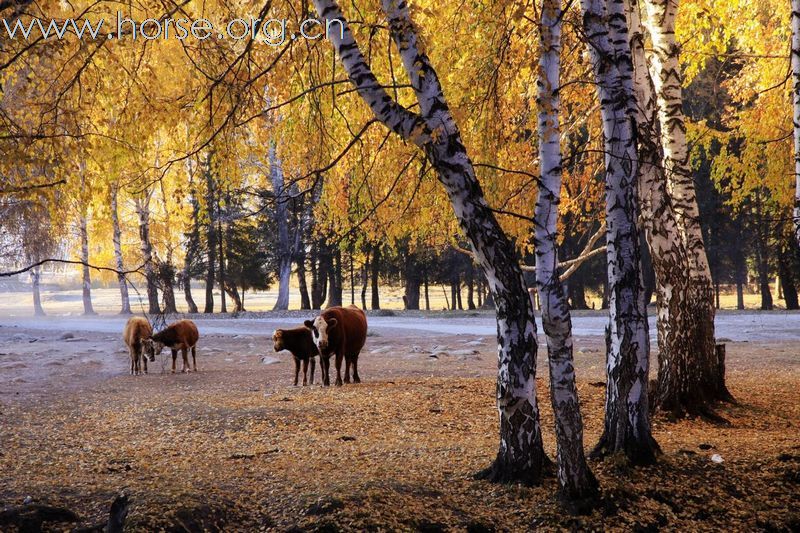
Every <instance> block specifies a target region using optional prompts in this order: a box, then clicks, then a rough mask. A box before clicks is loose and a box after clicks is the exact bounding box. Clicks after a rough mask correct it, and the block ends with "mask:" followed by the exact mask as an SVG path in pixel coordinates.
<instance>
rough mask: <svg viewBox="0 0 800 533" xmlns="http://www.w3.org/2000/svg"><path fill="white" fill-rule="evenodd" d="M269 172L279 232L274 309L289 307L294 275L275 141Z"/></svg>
mask: <svg viewBox="0 0 800 533" xmlns="http://www.w3.org/2000/svg"><path fill="white" fill-rule="evenodd" d="M269 174H270V181H271V182H272V194H273V197H274V199H275V211H274V212H275V228H276V230H277V232H278V243H277V244H278V250H277V255H278V299H277V300H276V301H275V305H274V306H273V308H272V310H273V311H285V310H287V309H289V281H290V280H291V276H292V249H291V246H290V243H289V217H288V210H287V205H286V202H287V201H288V198H287V197H286V194H285V192H286V191H285V190H284V189H285V184H284V181H283V168H282V166H281V161H280V160H279V159H278V155H277V152H276V148H275V143H274V142H271V143H270V145H269Z"/></svg>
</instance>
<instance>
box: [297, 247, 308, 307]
mask: <svg viewBox="0 0 800 533" xmlns="http://www.w3.org/2000/svg"><path fill="white" fill-rule="evenodd" d="M296 264H297V285H298V289H299V290H300V309H311V298H309V296H308V283H307V282H306V252H305V250H304V249H302V246H301V249H300V250H298V251H297V259H296Z"/></svg>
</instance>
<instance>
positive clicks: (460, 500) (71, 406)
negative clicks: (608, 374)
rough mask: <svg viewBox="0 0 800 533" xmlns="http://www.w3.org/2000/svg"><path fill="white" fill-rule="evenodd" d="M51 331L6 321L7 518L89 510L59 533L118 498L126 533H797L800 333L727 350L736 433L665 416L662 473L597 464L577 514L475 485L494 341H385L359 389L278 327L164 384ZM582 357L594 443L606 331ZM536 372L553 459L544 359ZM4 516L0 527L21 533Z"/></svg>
mask: <svg viewBox="0 0 800 533" xmlns="http://www.w3.org/2000/svg"><path fill="white" fill-rule="evenodd" d="M799 318H800V316H798V315H795V316H794V318H793V320H795V321H796V322H794V323H800V321H798V319H799ZM281 320H285V322H286V325H287V326H291V325H295V324H297V323H299V315H298V316H297V317H295V316H294V315H290V316H287V317H286V318H285V319H280V320H278V321H281ZM420 320H422V319H420ZM468 320H469V319H468V318H465V319H463V320H462V321H464V323H467V324H468V323H469V322H468ZM475 320H476V321H477V320H481V324H484V323H485V322H486V319H485V317H480V318H476V319H475ZM209 322H210V321H209ZM476 323H477V322H476ZM46 324H47V323H46V322H45V326H43V327H36V328H32V327H23V326H19V325H17V326H16V327H15V326H14V325H10V324H7V323H3V321H2V320H0V420H1V421H2V424H1V426H0V427H1V429H0V508H2V509H5V510H6V511H8V510H9V509H17V508H18V506H21V505H23V502H25V501H27V502H30V505H36V504H43V505H50V506H58V507H63V508H65V509H68V510H70V511H72V512H74V513H75V514H76V515H77V521H76V522H47V523H45V529H49V530H56V531H62V530H66V531H70V530H73V529H74V528H77V527H87V526H91V525H93V524H97V523H100V522H103V521H104V520H106V519H107V516H108V509H109V506H110V504H111V502H112V500H113V499H114V497H115V496H116V495H117V494H118V493H120V492H121V491H124V492H125V493H126V494H127V495H128V496H129V498H130V501H131V507H130V512H129V515H128V520H127V523H126V530H130V531H151V530H165V531H202V530H209V531H218V530H224V531H259V530H279V531H287V530H322V531H336V530H363V529H369V530H418V531H439V530H467V531H492V530H497V531H525V530H531V529H541V530H563V529H572V530H584V529H596V530H620V531H622V530H625V531H629V530H638V531H654V530H658V529H667V530H684V531H688V530H715V529H722V530H726V531H745V530H748V531H752V530H766V531H797V530H800V394H798V391H800V343H798V342H797V341H795V340H791V339H790V340H786V339H776V340H769V339H767V340H759V341H758V342H739V341H735V342H729V343H728V348H727V351H728V383H729V388H730V389H731V391H732V393H733V394H734V396H735V397H736V398H737V400H738V401H739V403H738V405H734V406H723V407H722V408H721V409H720V411H719V413H720V414H721V415H722V416H724V417H725V418H727V419H728V420H729V421H730V425H729V426H726V425H719V424H712V423H709V422H705V421H701V420H681V421H678V422H668V421H666V420H665V419H663V418H656V419H655V421H654V435H655V437H656V439H657V440H658V442H659V443H660V445H661V448H662V450H663V455H662V456H661V458H660V461H659V463H658V464H657V465H656V466H652V467H647V468H638V469H631V468H629V467H628V466H626V465H625V464H624V462H623V461H619V460H614V459H612V460H607V461H605V462H598V461H594V460H593V461H592V462H591V467H592V469H593V471H594V473H595V474H596V476H597V477H598V479H599V481H600V484H601V486H602V490H603V501H602V502H601V504H600V505H599V506H598V508H597V509H596V510H595V511H593V513H592V514H590V515H588V516H579V517H573V516H569V515H566V514H565V513H564V512H563V511H562V510H561V509H560V507H559V506H558V504H557V501H556V499H555V496H554V494H555V490H556V481H555V479H554V478H548V479H546V480H545V482H544V483H543V485H542V486H539V487H534V488H525V487H520V486H514V485H510V486H504V485H493V484H490V483H487V482H484V481H476V480H474V479H473V478H472V476H473V474H474V473H475V472H477V471H478V470H480V469H482V468H484V467H486V466H487V465H488V464H489V462H490V461H491V459H492V458H493V457H494V455H495V453H496V451H497V444H498V436H497V435H498V428H497V424H498V421H497V413H496V409H495V405H494V379H495V374H496V353H495V349H496V346H495V341H494V339H493V337H492V336H490V335H489V336H487V335H476V334H463V333H460V334H443V333H439V332H435V331H427V330H425V329H393V328H391V327H380V328H375V329H373V330H372V331H371V335H370V337H369V338H368V339H367V346H366V347H365V350H364V351H363V352H362V356H361V358H360V360H359V372H360V374H361V377H362V379H363V383H362V384H360V385H346V386H344V387H342V388H335V387H331V388H323V387H320V386H319V385H314V386H310V387H305V388H303V387H293V386H292V380H293V373H294V365H293V363H292V362H291V360H290V358H289V356H288V355H287V354H286V353H285V352H284V353H279V354H276V353H274V352H273V351H272V347H271V343H270V342H269V334H270V332H271V329H272V328H273V327H274V325H273V324H269V325H268V326H267V325H263V326H262V327H261V328H249V327H248V328H245V332H243V333H242V332H239V333H235V334H232V333H230V332H229V333H226V332H224V331H223V332H220V333H207V334H203V328H204V325H203V324H201V327H200V330H201V336H202V338H201V344H200V347H199V349H198V367H199V370H200V371H199V372H198V373H191V374H174V375H173V374H170V373H169V366H170V364H171V361H168V360H167V359H168V358H167V357H166V353H167V352H166V351H165V354H164V355H165V356H164V357H162V358H161V359H159V360H157V361H156V362H155V363H151V366H150V374H148V375H146V376H141V377H133V376H129V375H128V374H127V369H128V356H127V352H126V350H125V348H124V346H123V345H122V342H121V340H120V334H121V332H116V331H113V332H112V331H111V329H112V328H111V327H108V328H106V327H98V328H94V329H96V330H99V331H91V329H92V328H87V331H77V330H72V331H67V330H64V329H62V328H61V327H60V324H59V323H58V322H53V323H52V327H48V326H47V325H46ZM112 325H113V326H114V327H116V322H114V323H113V324H112ZM206 327H207V330H208V331H213V329H212V328H211V327H210V326H206ZM248 329H249V331H247V330H248ZM476 329H477V327H476ZM105 330H108V331H105ZM220 331H222V330H220ZM70 335H72V337H71V338H65V337H69V336H70ZM540 340H543V336H541V335H540ZM575 347H576V368H577V372H578V379H579V389H580V396H581V401H582V408H583V415H584V423H585V426H586V428H585V429H586V435H585V441H586V445H587V448H589V447H591V445H593V444H594V443H595V442H596V441H597V439H598V437H599V433H600V430H601V427H602V414H603V405H602V404H603V394H604V379H605V376H604V361H603V352H602V348H603V342H602V338H601V337H598V336H586V337H578V338H577V339H576V343H575ZM654 360H655V359H654ZM538 363H539V364H538V368H539V375H540V379H539V380H538V383H539V391H538V395H539V398H540V406H541V410H542V426H543V430H544V436H545V445H546V448H547V451H548V453H549V454H550V456H551V457H554V436H553V431H552V427H553V420H552V411H551V409H550V407H549V401H548V397H549V396H548V393H547V379H546V375H547V371H546V354H545V353H544V352H543V351H541V352H540V354H539V359H538ZM178 364H179V368H180V361H179V362H178ZM317 377H319V372H318V376H317ZM715 455H718V456H719V457H721V459H722V462H721V463H720V462H715V461H712V459H711V458H712V456H715ZM5 516H7V515H5ZM3 517H4V515H3V513H2V512H0V530H2V531H6V530H9V531H14V530H15V526H12V525H9V524H8V523H6V524H3V523H2V520H3Z"/></svg>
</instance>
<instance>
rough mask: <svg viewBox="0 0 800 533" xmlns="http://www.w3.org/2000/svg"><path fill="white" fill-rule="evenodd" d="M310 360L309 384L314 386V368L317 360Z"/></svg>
mask: <svg viewBox="0 0 800 533" xmlns="http://www.w3.org/2000/svg"><path fill="white" fill-rule="evenodd" d="M309 359H311V384H312V385H313V384H314V368H315V367H316V366H317V360H316V359H315V358H313V357H309Z"/></svg>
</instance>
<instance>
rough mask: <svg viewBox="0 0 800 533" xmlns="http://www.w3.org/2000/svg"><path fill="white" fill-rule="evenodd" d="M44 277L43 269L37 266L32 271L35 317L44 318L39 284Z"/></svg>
mask: <svg viewBox="0 0 800 533" xmlns="http://www.w3.org/2000/svg"><path fill="white" fill-rule="evenodd" d="M41 277H42V267H41V266H35V267H33V268H32V269H31V290H32V291H33V314H34V315H35V316H44V314H45V313H44V308H43V307H42V297H41V294H40V291H39V283H40V280H41Z"/></svg>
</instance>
